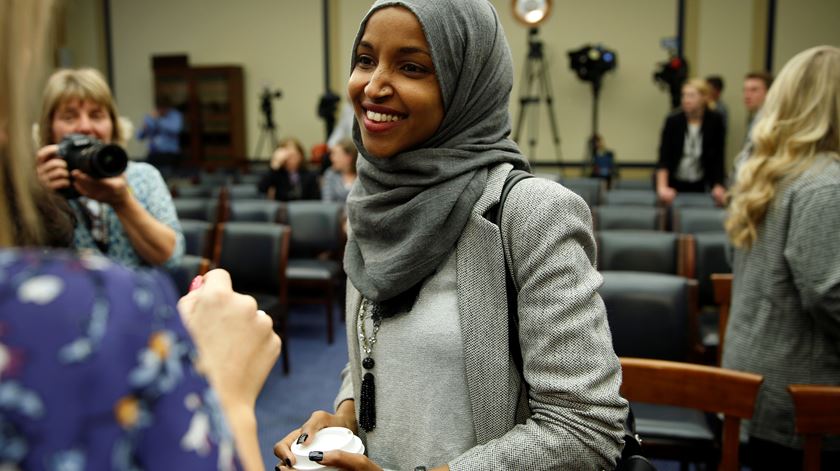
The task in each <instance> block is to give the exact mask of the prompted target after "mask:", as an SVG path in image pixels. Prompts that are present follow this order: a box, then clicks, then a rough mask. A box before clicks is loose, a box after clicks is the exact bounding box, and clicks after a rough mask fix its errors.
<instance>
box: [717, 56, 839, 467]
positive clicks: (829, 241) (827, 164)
mask: <svg viewBox="0 0 840 471" xmlns="http://www.w3.org/2000/svg"><path fill="white" fill-rule="evenodd" d="M753 143H754V152H753V155H752V156H751V157H750V158H749V160H747V161H746V162H745V163H744V165H743V166H742V167H741V169H740V171H739V173H738V178H737V184H736V186H735V187H734V188H733V189H732V201H731V205H730V208H729V216H728V219H727V221H726V230H727V232H728V234H729V238H730V239H731V241H732V244H733V245H734V246H735V247H736V249H737V250H736V253H735V260H734V265H733V270H734V273H735V282H734V286H733V292H732V314H731V317H730V319H729V323H728V325H727V332H726V341H725V345H724V350H723V366H724V367H726V368H732V369H737V370H742V371H751V372H755V373H759V374H762V375H764V383H763V385H762V387H761V390H760V391H759V396H758V401H757V402H756V409H755V414H754V415H753V419H752V421H750V423H749V424H748V425H747V428H748V431H749V435H750V443H751V448H752V451H753V453H751V454H753V455H754V461H755V462H754V463H753V469H754V470H761V469H787V470H793V469H800V466H801V447H802V442H801V439H800V437H799V436H797V434H796V433H795V431H794V421H793V414H794V409H793V403H792V401H791V399H790V397H789V395H788V393H787V390H786V388H787V386H788V384H794V383H800V384H801V383H805V384H834V385H837V384H840V236H838V232H840V206H838V202H840V156H839V155H838V152H840V49H837V48H835V47H827V46H823V47H816V48H813V49H808V50H806V51H804V52H801V53H800V54H798V55H796V56H795V57H794V58H793V59H791V60H790V62H788V63H787V64H786V65H785V67H784V68H783V69H782V71H781V73H780V74H779V77H778V79H777V80H776V81H775V82H774V83H773V87H772V88H771V89H770V93H769V94H768V96H767V101H766V102H765V104H764V108H763V109H762V115H761V119H760V120H759V121H758V122H757V123H756V125H755V128H754V130H753ZM826 445H827V446H826V447H825V448H827V449H830V450H831V449H833V450H840V441H836V440H835V441H833V442H832V441H828V442H826ZM828 460H829V461H828V462H826V461H825V460H824V465H827V466H828V467H827V468H824V469H840V460H838V454H837V453H836V452H835V454H834V455H833V457H828Z"/></svg>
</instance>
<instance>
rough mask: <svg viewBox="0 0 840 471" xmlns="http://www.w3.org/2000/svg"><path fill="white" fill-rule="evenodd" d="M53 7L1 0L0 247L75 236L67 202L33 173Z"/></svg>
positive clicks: (40, 1)
mask: <svg viewBox="0 0 840 471" xmlns="http://www.w3.org/2000/svg"><path fill="white" fill-rule="evenodd" d="M54 7H55V3H54V2H53V0H29V1H26V2H19V1H12V0H0V64H2V68H0V247H12V246H18V245H23V246H26V245H31V246H37V245H45V244H48V245H66V244H67V243H68V242H69V241H70V240H71V239H70V238H71V237H72V230H73V220H72V218H71V216H70V214H69V207H68V205H67V202H66V201H64V200H63V199H62V198H60V197H58V196H57V195H55V194H54V193H53V192H51V191H48V190H47V189H45V188H44V187H43V186H41V184H40V183H39V182H38V180H37V179H36V177H35V165H34V163H33V156H34V155H35V149H33V148H32V137H31V129H30V127H31V124H30V123H32V121H33V119H32V118H33V116H34V110H35V108H36V106H35V104H36V101H37V96H36V95H35V94H34V93H32V90H36V89H37V84H38V83H40V81H41V77H42V75H41V74H42V73H43V71H44V70H46V67H47V61H46V58H47V57H48V54H47V44H49V43H50V35H49V33H50V31H52V30H54V28H51V26H52V24H51V23H50V21H51V19H52V18H53V17H54V15H53V9H54ZM45 223H47V224H49V226H48V227H45V226H44V224H45Z"/></svg>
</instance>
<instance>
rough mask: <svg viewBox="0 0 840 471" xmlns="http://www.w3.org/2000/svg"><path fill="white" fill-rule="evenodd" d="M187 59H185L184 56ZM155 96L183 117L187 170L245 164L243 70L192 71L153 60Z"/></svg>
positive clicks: (177, 63) (201, 68)
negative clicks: (163, 99) (170, 105)
mask: <svg viewBox="0 0 840 471" xmlns="http://www.w3.org/2000/svg"><path fill="white" fill-rule="evenodd" d="M180 57H183V56H180ZM152 64H153V70H154V82H155V83H154V93H155V97H160V96H165V97H167V98H168V99H169V101H170V103H172V105H173V106H174V107H175V108H177V109H178V110H179V111H180V112H181V113H183V115H184V130H183V132H182V135H181V149H182V152H183V155H184V165H189V166H193V167H201V168H208V167H212V168H215V167H236V166H243V165H245V164H246V155H245V107H244V101H243V100H244V92H243V75H244V74H243V71H242V67H239V66H190V65H187V64H186V59H185V58H184V60H182V61H173V60H171V58H170V59H169V60H166V59H164V60H162V58H161V57H156V58H153V60H152Z"/></svg>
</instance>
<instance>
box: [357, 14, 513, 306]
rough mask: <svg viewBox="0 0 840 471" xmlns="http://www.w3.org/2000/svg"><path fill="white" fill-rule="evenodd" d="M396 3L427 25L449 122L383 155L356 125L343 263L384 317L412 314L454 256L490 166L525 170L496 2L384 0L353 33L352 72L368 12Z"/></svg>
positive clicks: (510, 71) (445, 120)
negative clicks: (371, 149)
mask: <svg viewBox="0 0 840 471" xmlns="http://www.w3.org/2000/svg"><path fill="white" fill-rule="evenodd" d="M395 5H399V6H403V7H405V8H407V9H408V10H410V11H411V12H413V13H414V15H415V16H416V17H417V19H418V20H419V22H420V24H421V25H422V27H423V31H424V33H425V35H426V41H427V42H428V43H429V47H430V48H431V51H430V52H431V55H432V61H433V62H434V66H435V70H436V75H437V80H438V84H439V85H440V89H441V94H442V96H443V107H444V117H443V121H442V122H441V124H440V127H439V128H438V130H437V131H436V132H435V134H434V135H433V136H432V137H431V138H429V140H428V141H426V142H425V143H423V144H421V145H420V146H419V147H417V148H413V149H409V150H406V151H404V152H402V153H400V154H397V155H394V156H392V157H390V158H386V159H382V158H376V157H373V156H371V155H370V154H369V153H368V152H367V151H366V150H365V148H364V146H363V144H362V140H361V134H360V130H359V124H358V122H354V125H353V140H354V141H355V143H356V147H357V148H358V149H359V153H360V154H361V157H362V158H360V159H359V160H358V164H357V169H358V179H357V180H356V183H355V184H354V186H353V189H352V190H351V192H350V196H349V198H348V200H347V214H348V219H349V221H350V227H351V228H352V231H351V236H350V238H349V240H348V242H347V249H346V251H345V257H344V266H345V270H346V271H347V275H348V276H349V278H350V280H351V281H352V283H353V285H354V286H355V287H356V288H357V289H358V290H359V292H360V293H361V294H362V295H363V296H364V297H366V298H368V299H370V300H372V301H375V302H377V303H380V304H382V305H383V306H384V307H386V309H385V315H387V314H388V311H394V310H397V311H400V310H404V309H406V308H408V309H410V307H411V305H412V304H413V302H414V298H415V297H416V294H417V292H418V291H419V287H420V283H421V282H422V281H423V280H424V279H426V278H427V277H428V276H429V275H431V274H432V273H434V271H435V270H436V268H437V267H438V266H439V265H441V264H442V262H443V261H444V260H445V258H446V257H447V256H448V255H449V254H450V253H451V251H452V250H453V248H454V247H455V244H456V243H457V241H458V238H459V237H460V235H461V232H462V231H463V229H464V226H466V224H467V221H468V219H469V217H470V213H471V211H472V208H473V206H474V205H475V203H476V201H478V198H479V197H480V196H481V194H482V193H483V192H484V187H485V184H486V182H487V175H488V169H489V168H490V167H492V166H494V165H496V164H499V163H502V162H510V163H513V164H514V166H516V167H518V168H528V164H527V162H526V161H525V159H524V158H523V156H522V155H521V154H520V152H519V148H518V147H517V145H516V143H514V142H513V141H511V140H510V139H508V135H509V134H510V115H509V112H508V99H509V96H510V91H511V88H512V86H513V67H512V61H511V55H510V49H509V48H508V44H507V40H506V39H505V36H504V32H503V31H502V26H501V23H500V22H499V18H498V15H497V13H496V11H495V9H494V8H493V6H492V5H491V4H490V2H489V0H378V1H376V2H375V3H374V4H373V6H372V7H371V9H370V10H369V11H368V13H367V15H366V16H365V18H364V19H363V20H362V23H361V25H360V27H359V32H358V33H357V34H356V40H355V42H354V44H353V59H352V62H351V64H352V66H353V67H354V66H355V58H356V54H355V52H356V48H357V46H358V43H359V41H360V40H361V38H362V35H363V33H364V30H365V25H366V24H367V21H368V19H369V18H370V16H371V15H372V14H373V13H374V12H376V11H377V10H379V9H380V8H383V7H387V6H395ZM388 305H391V306H393V309H388V308H387V306H388ZM391 313H393V312H391Z"/></svg>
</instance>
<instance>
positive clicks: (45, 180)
mask: <svg viewBox="0 0 840 471" xmlns="http://www.w3.org/2000/svg"><path fill="white" fill-rule="evenodd" d="M35 172H36V174H37V175H38V180H39V181H40V182H41V184H42V185H44V186H45V187H47V188H49V189H51V190H60V189H62V188H67V187H69V186H70V172H69V171H68V170H67V161H65V160H64V159H62V158H61V157H59V156H58V145H56V144H50V145H48V146H44V147H42V148H40V149H38V152H37V153H36V154H35Z"/></svg>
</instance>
